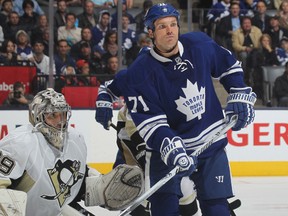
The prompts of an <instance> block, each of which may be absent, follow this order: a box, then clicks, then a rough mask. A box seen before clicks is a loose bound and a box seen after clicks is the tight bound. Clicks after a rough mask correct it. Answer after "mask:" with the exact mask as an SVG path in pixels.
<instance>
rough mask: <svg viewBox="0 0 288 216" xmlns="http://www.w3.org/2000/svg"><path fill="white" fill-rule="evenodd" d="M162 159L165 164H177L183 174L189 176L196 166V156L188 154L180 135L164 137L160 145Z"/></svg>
mask: <svg viewBox="0 0 288 216" xmlns="http://www.w3.org/2000/svg"><path fill="white" fill-rule="evenodd" d="M160 153H161V157H162V160H163V161H164V163H165V164H166V165H167V166H179V167H180V172H183V175H184V176H190V175H191V174H192V173H193V172H194V171H195V170H196V166H197V158H196V157H194V156H188V155H187V153H186V150H185V148H184V146H183V141H182V139H181V138H180V137H173V139H172V140H170V139H169V138H165V139H164V140H163V142H162V144H161V147H160Z"/></svg>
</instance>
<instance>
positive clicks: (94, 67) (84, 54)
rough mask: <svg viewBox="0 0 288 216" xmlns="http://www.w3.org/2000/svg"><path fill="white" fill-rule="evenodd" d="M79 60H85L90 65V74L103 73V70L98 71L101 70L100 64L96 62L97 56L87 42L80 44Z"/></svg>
mask: <svg viewBox="0 0 288 216" xmlns="http://www.w3.org/2000/svg"><path fill="white" fill-rule="evenodd" d="M79 59H82V60H85V61H87V62H88V63H89V67H90V72H91V73H92V74H99V73H102V70H101V71H98V69H99V65H98V62H97V61H96V60H95V56H94V54H93V52H92V48H91V46H90V44H89V43H88V42H86V41H82V42H81V44H80V52H79V54H78V56H77V60H79Z"/></svg>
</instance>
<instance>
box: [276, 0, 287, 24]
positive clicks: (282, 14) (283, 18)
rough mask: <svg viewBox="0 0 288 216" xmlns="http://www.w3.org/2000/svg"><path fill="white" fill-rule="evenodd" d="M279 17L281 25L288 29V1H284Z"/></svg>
mask: <svg viewBox="0 0 288 216" xmlns="http://www.w3.org/2000/svg"><path fill="white" fill-rule="evenodd" d="M277 15H279V16H280V18H279V24H280V26H281V27H282V28H285V29H288V0H283V1H282V3H281V5H280V9H279V12H278V13H277Z"/></svg>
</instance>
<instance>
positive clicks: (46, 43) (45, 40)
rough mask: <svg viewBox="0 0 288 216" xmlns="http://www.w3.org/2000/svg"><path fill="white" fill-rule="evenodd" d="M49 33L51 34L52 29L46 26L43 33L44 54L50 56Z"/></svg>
mask: <svg viewBox="0 0 288 216" xmlns="http://www.w3.org/2000/svg"><path fill="white" fill-rule="evenodd" d="M49 34H50V31H49V28H45V29H44V30H43V34H42V41H43V44H44V51H43V52H44V54H45V55H47V56H49Z"/></svg>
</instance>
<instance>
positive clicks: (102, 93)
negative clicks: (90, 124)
mask: <svg viewBox="0 0 288 216" xmlns="http://www.w3.org/2000/svg"><path fill="white" fill-rule="evenodd" d="M112 117H113V103H112V97H111V95H110V94H109V93H108V92H107V91H106V89H105V86H102V85H101V86H100V88H99V94H98V97H97V100H96V113H95V119H96V121H97V122H99V123H100V124H102V125H103V127H104V128H105V129H106V130H109V127H110V122H111V119H112Z"/></svg>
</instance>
